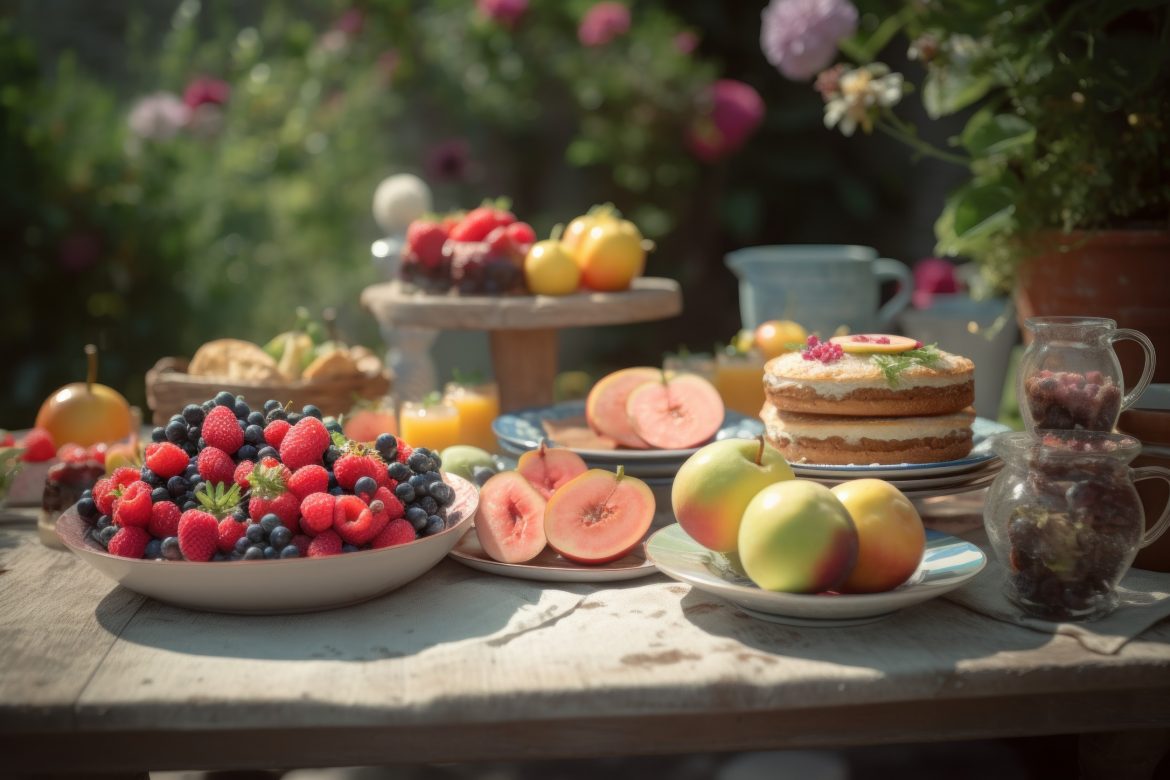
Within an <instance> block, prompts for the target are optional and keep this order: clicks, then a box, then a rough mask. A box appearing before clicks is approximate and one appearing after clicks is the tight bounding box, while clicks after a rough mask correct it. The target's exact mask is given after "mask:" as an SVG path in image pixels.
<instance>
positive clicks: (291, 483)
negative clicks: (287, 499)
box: [288, 465, 329, 498]
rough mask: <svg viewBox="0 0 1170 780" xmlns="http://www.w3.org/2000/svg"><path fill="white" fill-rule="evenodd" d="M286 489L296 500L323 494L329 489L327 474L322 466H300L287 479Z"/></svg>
mask: <svg viewBox="0 0 1170 780" xmlns="http://www.w3.org/2000/svg"><path fill="white" fill-rule="evenodd" d="M288 489H289V490H291V491H292V492H293V493H294V494H295V495H296V497H297V498H304V497H305V496H309V495H312V494H313V493H324V492H325V491H327V490H328V489H329V472H328V471H326V470H325V467H324V466H317V465H310V466H301V467H300V468H299V469H297V470H296V471H295V472H293V475H292V476H291V477H289V480H288Z"/></svg>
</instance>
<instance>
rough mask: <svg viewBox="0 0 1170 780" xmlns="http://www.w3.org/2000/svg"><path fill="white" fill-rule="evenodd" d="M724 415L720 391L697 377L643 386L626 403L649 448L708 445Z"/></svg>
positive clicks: (682, 447) (638, 430)
mask: <svg viewBox="0 0 1170 780" xmlns="http://www.w3.org/2000/svg"><path fill="white" fill-rule="evenodd" d="M761 381H763V380H761ZM723 412H724V410H723V399H722V398H720V397H719V391H718V390H716V389H715V387H714V385H712V384H711V383H710V382H708V381H707V380H706V379H703V378H702V377H700V376H696V375H694V374H681V375H679V376H677V377H674V378H672V379H671V380H670V381H668V382H665V383H664V382H662V381H658V382H654V383H650V384H646V385H643V386H642V387H639V388H637V389H635V390H634V392H632V393H630V397H629V399H628V400H627V401H626V413H627V415H628V416H629V419H630V423H631V425H633V428H634V432H635V433H637V434H638V436H640V437H641V438H642V439H643V440H645V441H646V443H647V444H649V445H650V446H652V447H658V448H659V449H664V450H682V449H688V448H690V447H697V446H699V445H700V444H703V443H705V442H706V441H708V440H709V439H710V438H711V437H712V436H714V435H715V433H716V431H718V430H719V426H720V425H722V424H723Z"/></svg>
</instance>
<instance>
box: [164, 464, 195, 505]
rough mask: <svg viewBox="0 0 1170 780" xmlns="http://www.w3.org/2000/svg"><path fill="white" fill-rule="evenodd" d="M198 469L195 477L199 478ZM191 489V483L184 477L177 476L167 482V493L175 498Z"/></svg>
mask: <svg viewBox="0 0 1170 780" xmlns="http://www.w3.org/2000/svg"><path fill="white" fill-rule="evenodd" d="M198 475H199V474H198V469H196V474H195V476H198ZM190 488H191V483H190V482H189V481H188V480H186V479H184V478H183V477H179V476H175V477H171V478H170V479H168V480H167V492H168V493H170V494H171V495H172V496H174V497H175V498H178V497H179V496H181V495H183V494H184V493H186V492H187V491H188V490H189V489H190Z"/></svg>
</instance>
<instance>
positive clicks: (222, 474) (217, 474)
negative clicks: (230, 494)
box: [198, 406, 236, 485]
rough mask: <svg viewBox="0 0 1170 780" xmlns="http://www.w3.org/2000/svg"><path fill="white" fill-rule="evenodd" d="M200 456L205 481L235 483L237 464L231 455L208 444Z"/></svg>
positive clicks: (210, 483) (219, 483)
mask: <svg viewBox="0 0 1170 780" xmlns="http://www.w3.org/2000/svg"><path fill="white" fill-rule="evenodd" d="M216 408H217V409H226V408H227V407H226V406H218V407H216ZM232 419H235V418H234V417H233V418H232ZM198 457H199V460H198V463H199V476H201V477H203V481H204V482H206V483H207V484H209V485H233V484H235V480H236V477H235V474H236V464H235V463H233V462H232V456H231V455H228V454H227V453H226V452H225V451H223V450H221V449H220V448H219V447H215V446H211V445H208V446H207V447H206V448H205V449H204V450H203V451H202V452H200V453H199V456H198Z"/></svg>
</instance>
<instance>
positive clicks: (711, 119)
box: [687, 79, 764, 162]
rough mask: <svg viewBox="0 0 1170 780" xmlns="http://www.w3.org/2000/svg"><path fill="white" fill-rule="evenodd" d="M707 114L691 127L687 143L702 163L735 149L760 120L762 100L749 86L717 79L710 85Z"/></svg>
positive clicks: (749, 134)
mask: <svg viewBox="0 0 1170 780" xmlns="http://www.w3.org/2000/svg"><path fill="white" fill-rule="evenodd" d="M707 102H708V103H709V105H710V107H711V108H710V112H709V113H707V114H706V115H704V116H702V117H700V118H699V119H698V120H696V122H695V123H694V124H693V125H692V126H691V130H690V134H689V137H688V138H687V143H688V145H689V146H690V148H691V152H692V153H693V154H694V155H695V156H696V157H698V158H699V159H700V160H702V161H703V162H714V161H716V160H718V159H720V158H722V157H726V156H727V155H729V154H731V153H732V152H734V151H735V150H736V149H739V148H740V147H741V146H743V145H744V143H746V142H747V139H748V138H749V137H751V135H752V133H754V132H755V131H756V128H757V127H759V126H760V122H762V121H763V119H764V100H763V98H761V97H760V93H758V92H756V90H755V89H753V88H752V87H751V86H750V85H749V84H745V83H743V82H742V81H735V80H734V79H720V80H718V81H716V82H715V83H714V84H712V85H711V87H710V89H709V92H708V95H707Z"/></svg>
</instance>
